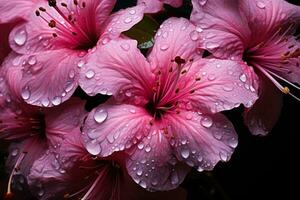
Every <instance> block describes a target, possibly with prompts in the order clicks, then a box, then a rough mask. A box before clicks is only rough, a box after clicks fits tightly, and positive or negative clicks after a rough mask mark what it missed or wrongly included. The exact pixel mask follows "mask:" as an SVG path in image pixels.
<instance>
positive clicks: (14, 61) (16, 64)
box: [12, 56, 21, 66]
mask: <svg viewBox="0 0 300 200" xmlns="http://www.w3.org/2000/svg"><path fill="white" fill-rule="evenodd" d="M20 63H21V56H17V57H15V58H14V59H13V61H12V64H13V65H14V66H18V65H19V64H20Z"/></svg>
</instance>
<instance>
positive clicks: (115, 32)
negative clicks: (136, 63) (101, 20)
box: [99, 4, 146, 43]
mask: <svg viewBox="0 0 300 200" xmlns="http://www.w3.org/2000/svg"><path fill="white" fill-rule="evenodd" d="M145 7H146V6H145V5H143V4H141V5H137V6H134V7H130V8H126V9H122V10H119V11H118V12H116V13H114V14H112V15H111V16H110V17H109V18H108V19H107V21H106V22H105V24H104V25H102V26H103V27H104V28H103V29H102V31H101V35H102V36H101V39H100V41H99V43H103V42H104V43H105V41H106V40H107V39H108V38H111V39H115V38H117V37H119V36H120V34H121V33H122V32H124V31H127V30H129V29H130V28H131V27H133V26H134V25H135V24H137V23H138V22H139V21H141V20H142V19H143V16H144V11H145Z"/></svg>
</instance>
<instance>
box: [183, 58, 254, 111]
mask: <svg viewBox="0 0 300 200" xmlns="http://www.w3.org/2000/svg"><path fill="white" fill-rule="evenodd" d="M188 73H191V75H193V76H194V77H195V78H194V79H192V80H191V83H190V84H193V83H194V82H195V79H196V78H199V79H200V80H199V81H198V82H199V83H198V84H199V86H198V89H197V90H195V92H194V93H193V94H192V95H190V97H189V98H190V100H191V103H192V104H193V106H194V107H195V108H197V107H198V108H199V107H205V108H208V109H209V110H210V111H211V112H220V111H223V110H230V109H232V108H234V107H238V106H239V105H240V104H244V105H245V106H246V107H250V106H252V105H253V103H254V102H255V101H256V99H257V98H258V96H257V76H256V75H255V73H254V71H253V69H252V68H251V67H249V66H247V65H245V63H243V62H236V61H230V60H216V59H200V60H198V61H195V62H194V63H193V66H192V67H191V70H190V72H188Z"/></svg>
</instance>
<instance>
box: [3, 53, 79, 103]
mask: <svg viewBox="0 0 300 200" xmlns="http://www.w3.org/2000/svg"><path fill="white" fill-rule="evenodd" d="M78 60H79V58H78V56H77V55H76V53H74V52H73V51H70V50H67V49H61V50H57V51H47V52H43V53H42V54H32V55H23V56H18V55H16V56H12V57H10V58H9V59H7V60H6V62H5V63H4V65H6V66H4V67H7V69H8V71H7V75H6V77H7V80H8V82H9V85H10V87H11V88H12V90H13V92H14V93H16V94H18V96H21V97H22V98H23V99H24V100H25V101H26V102H27V103H29V104H32V105H37V106H44V107H51V106H56V105H59V104H61V103H62V102H64V101H66V100H67V99H69V98H70V97H71V96H72V94H73V92H74V91H75V89H76V87H77V81H78V68H77V67H76V63H77V62H78Z"/></svg>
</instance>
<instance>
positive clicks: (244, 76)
mask: <svg viewBox="0 0 300 200" xmlns="http://www.w3.org/2000/svg"><path fill="white" fill-rule="evenodd" d="M240 80H241V81H242V82H243V83H245V82H246V81H247V76H246V75H245V74H242V75H241V76H240Z"/></svg>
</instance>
